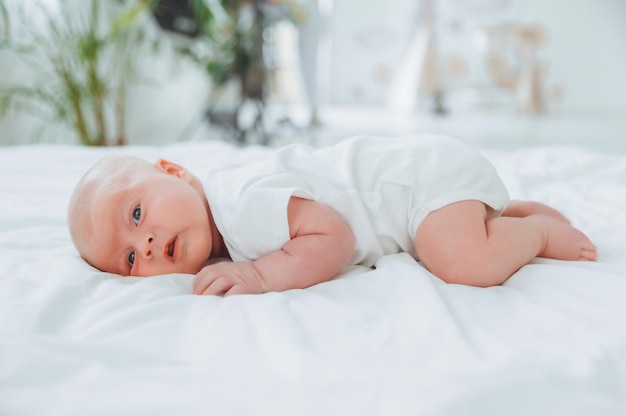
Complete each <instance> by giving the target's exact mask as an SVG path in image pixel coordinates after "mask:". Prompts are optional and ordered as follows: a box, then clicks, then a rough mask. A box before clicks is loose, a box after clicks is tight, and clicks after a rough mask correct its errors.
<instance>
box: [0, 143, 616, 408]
mask: <svg viewBox="0 0 626 416" xmlns="http://www.w3.org/2000/svg"><path fill="white" fill-rule="evenodd" d="M110 153H131V154H136V155H138V156H142V157H145V158H147V159H149V160H155V159H156V158H157V157H165V158H168V159H170V160H173V161H175V162H180V163H182V164H183V165H185V166H189V167H190V168H192V169H194V168H195V169H196V170H197V171H198V172H199V171H201V170H202V169H203V168H204V167H205V166H206V164H207V163H214V164H218V163H221V162H222V161H224V160H229V161H231V162H232V163H234V164H246V163H248V162H250V161H252V160H256V159H258V158H259V157H265V156H266V154H267V152H266V150H264V149H261V148H245V149H238V148H235V147H231V146H228V145H225V144H221V143H214V142H203V143H188V144H180V145H175V146H169V147H164V148H149V147H127V148H111V149H101V148H100V149H91V148H82V147H70V146H24V147H11V148H2V149H0V415H11V416H40V415H63V416H85V415H90V416H110V415H116V416H131V415H132V416H134V415H138V414H142V415H143V414H145V415H151V416H171V415H174V414H176V415H178V414H180V415H186V416H201V415H207V414H214V415H290V416H291V415H305V416H308V415H311V416H318V415H359V416H361V415H399V416H402V415H413V416H414V415H428V416H447V415H459V414H477V415H507V416H527V415H533V416H553V415H568V416H587V415H621V414H623V410H624V409H625V408H626V319H623V317H624V316H626V302H624V299H625V298H626V249H625V247H626V209H625V208H626V207H625V204H626V202H625V201H626V156H623V155H605V154H594V153H592V152H589V151H586V150H581V149H577V148H566V147H558V148H546V147H544V148H533V149H527V150H518V151H514V152H499V151H498V152H496V151H490V152H485V154H486V155H487V157H488V158H489V159H490V160H491V161H492V162H493V163H494V165H495V166H496V169H497V170H498V172H499V173H500V175H501V177H502V178H503V180H504V182H505V183H506V185H507V187H508V189H509V191H510V193H511V197H513V198H521V199H536V200H539V201H542V202H545V203H549V204H551V205H553V206H555V207H556V208H558V209H560V210H561V211H563V212H564V213H565V214H566V215H567V216H568V217H569V218H570V219H571V220H572V221H573V223H574V225H575V226H577V227H579V228H581V229H583V230H584V231H585V232H587V233H588V234H589V236H590V237H591V239H592V240H593V241H594V242H595V243H596V244H597V245H598V248H599V254H600V258H599V261H598V262H597V263H584V262H564V261H555V260H535V261H533V262H532V263H531V264H529V265H528V266H525V267H523V268H522V269H521V270H520V271H519V272H517V273H516V274H515V275H514V276H513V277H512V278H511V279H509V280H508V281H507V282H505V284H504V285H502V286H500V287H493V288H487V289H480V288H473V287H466V286H459V285H448V284H444V283H442V282H441V281H440V280H439V279H437V278H436V277H434V276H433V275H431V274H430V273H428V272H427V271H426V270H424V269H423V268H422V267H420V266H419V264H418V263H417V262H416V261H415V260H414V259H413V258H411V257H410V256H409V255H408V254H395V255H388V256H384V257H382V258H381V259H379V260H378V261H377V263H376V269H375V270H371V269H369V268H364V267H360V266H354V267H353V268H352V269H351V270H349V271H346V273H345V274H344V275H342V276H340V277H338V278H337V279H334V280H332V281H330V282H326V283H323V284H319V285H316V286H314V287H311V288H309V289H305V290H291V291H287V292H283V293H267V294H264V295H245V296H235V297H230V298H225V299H222V298H218V297H202V296H194V295H191V287H192V282H193V276H189V275H166V276H158V277H151V278H146V279H141V278H126V277H119V276H116V275H111V274H106V273H101V272H98V271H96V270H94V269H93V268H91V267H89V266H88V265H86V264H85V263H84V262H83V261H82V260H80V259H79V258H78V256H77V254H76V252H75V251H74V249H73V247H72V245H71V241H70V237H69V234H68V231H67V225H66V220H65V215H66V213H65V210H66V207H67V201H68V199H69V196H70V193H71V191H72V188H73V186H74V184H75V183H76V182H77V181H78V179H79V178H80V176H81V175H82V174H83V173H84V171H85V170H86V169H87V168H88V167H89V166H90V165H91V164H92V163H93V162H95V161H96V160H98V159H100V158H101V157H102V156H104V155H105V154H110Z"/></svg>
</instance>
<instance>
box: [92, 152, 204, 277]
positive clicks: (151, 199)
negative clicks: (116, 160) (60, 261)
mask: <svg viewBox="0 0 626 416" xmlns="http://www.w3.org/2000/svg"><path fill="white" fill-rule="evenodd" d="M118 175H120V174H118ZM188 176H189V174H187V173H186V172H184V171H183V176H181V175H180V174H178V172H177V171H166V170H165V169H159V165H158V164H157V165H155V166H151V165H148V166H147V167H146V168H145V169H138V170H137V171H132V172H126V173H125V174H123V176H121V177H118V178H117V180H111V181H110V182H109V183H107V184H106V186H103V187H102V188H103V189H102V190H101V192H98V193H97V195H95V196H94V199H93V203H92V204H91V206H90V208H89V214H90V217H91V221H88V224H89V225H91V230H90V231H91V232H88V233H87V235H88V236H90V238H89V243H88V244H87V245H86V247H87V248H86V251H87V252H86V253H85V257H86V258H87V259H88V261H89V262H90V263H91V264H92V265H94V266H95V267H97V268H99V269H100V270H104V271H107V272H112V273H117V274H121V275H126V276H153V275H158V274H167V273H192V274H195V273H197V272H198V271H199V270H200V269H201V268H202V266H203V265H204V264H205V262H206V261H207V259H208V258H209V256H210V254H211V248H212V232H211V226H210V223H209V221H210V220H209V212H208V210H209V208H208V204H207V202H206V199H205V198H204V194H203V193H202V191H201V188H200V189H198V186H196V187H194V186H193V185H192V183H191V180H190V179H189V177H188Z"/></svg>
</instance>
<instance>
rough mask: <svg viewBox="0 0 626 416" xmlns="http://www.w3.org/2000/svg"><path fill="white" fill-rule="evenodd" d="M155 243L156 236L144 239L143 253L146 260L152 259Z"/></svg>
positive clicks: (148, 236)
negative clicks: (153, 244)
mask: <svg viewBox="0 0 626 416" xmlns="http://www.w3.org/2000/svg"><path fill="white" fill-rule="evenodd" d="M153 242H154V236H153V235H151V234H149V235H147V236H146V237H144V247H143V250H142V253H143V255H144V257H145V258H148V259H149V258H151V257H152V243H153Z"/></svg>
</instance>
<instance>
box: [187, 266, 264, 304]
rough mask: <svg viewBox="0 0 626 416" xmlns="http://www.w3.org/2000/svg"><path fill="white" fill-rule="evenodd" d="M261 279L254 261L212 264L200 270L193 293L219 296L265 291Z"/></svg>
mask: <svg viewBox="0 0 626 416" xmlns="http://www.w3.org/2000/svg"><path fill="white" fill-rule="evenodd" d="M261 281H262V278H261V275H260V274H259V272H258V271H257V270H256V268H255V267H254V265H253V264H252V263H245V262H224V263H218V264H211V265H209V266H206V267H204V268H203V269H202V270H200V272H198V274H197V276H196V280H195V281H194V283H193V293H195V294H197V295H217V296H228V295H240V294H257V293H263V292H264V290H263V285H262V284H261Z"/></svg>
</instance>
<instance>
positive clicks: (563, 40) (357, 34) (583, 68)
mask: <svg viewBox="0 0 626 416" xmlns="http://www.w3.org/2000/svg"><path fill="white" fill-rule="evenodd" d="M464 4H465V5H466V6H467V5H474V6H475V7H478V6H480V5H489V4H492V5H494V4H495V5H497V4H500V5H502V7H501V8H500V9H499V10H496V11H495V12H494V13H492V15H491V16H490V15H489V13H485V14H482V15H480V16H464V17H463V16H461V18H460V19H459V18H457V19H456V20H454V19H453V18H454V13H457V17H458V14H460V13H461V9H462V6H463V5H464ZM416 5H417V0H335V1H334V13H333V17H332V38H333V51H332V56H333V62H332V67H331V77H330V79H331V85H330V91H331V94H330V97H329V99H328V101H329V102H330V103H335V104H372V105H379V104H383V103H384V96H385V91H386V88H387V85H388V82H389V78H390V77H391V76H392V75H393V71H394V68H396V67H397V65H398V62H400V60H401V56H402V48H403V46H404V45H405V42H406V40H407V37H408V35H409V33H410V29H411V25H412V24H413V23H414V22H415V15H416ZM496 9H497V7H496ZM437 10H438V17H439V18H441V19H443V20H444V21H443V22H442V21H439V22H438V27H441V26H443V27H444V29H445V28H446V27H447V28H450V27H451V26H453V25H455V24H456V25H457V27H456V29H457V32H458V31H459V30H460V31H461V32H462V31H463V30H466V32H467V33H469V29H470V28H469V27H468V26H469V25H470V24H471V23H472V22H474V23H480V24H488V23H489V20H490V17H491V18H492V19H491V20H492V23H497V22H498V21H506V20H515V21H519V22H521V23H539V24H542V25H544V26H545V27H546V28H547V30H548V34H549V41H548V44H547V45H546V47H545V48H543V49H542V50H541V51H540V52H541V53H540V56H541V57H542V58H543V59H545V60H547V61H548V65H549V72H548V75H547V80H546V83H545V84H546V89H552V88H553V87H561V88H562V89H563V91H564V95H563V98H562V99H561V100H560V101H557V100H553V101H554V102H553V103H552V109H553V110H555V111H564V112H572V113H575V112H586V113H602V114H605V113H613V114H626V75H625V74H626V46H625V45H624V41H625V40H626V24H624V22H626V1H624V0H502V1H487V0H483V1H480V0H438V5H437ZM445 19H448V20H445ZM467 33H466V34H467ZM445 35H446V34H445V33H444V40H446V39H445ZM448 35H449V36H448V38H447V42H448V43H446V44H445V45H444V46H445V48H444V49H447V51H450V50H451V49H454V42H457V48H458V51H457V52H460V53H462V54H465V55H468V54H471V53H476V54H477V51H472V50H470V49H471V43H470V42H469V41H468V40H467V39H464V40H462V39H456V40H455V39H454V36H450V34H449V33H448ZM469 64H470V65H472V68H470V74H471V76H473V77H474V78H475V80H479V78H480V76H479V75H478V74H479V73H480V68H476V67H475V66H476V65H480V60H479V59H478V55H476V57H475V59H471V58H470V59H469ZM465 81H466V82H467V81H468V80H465ZM548 98H549V97H548Z"/></svg>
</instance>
